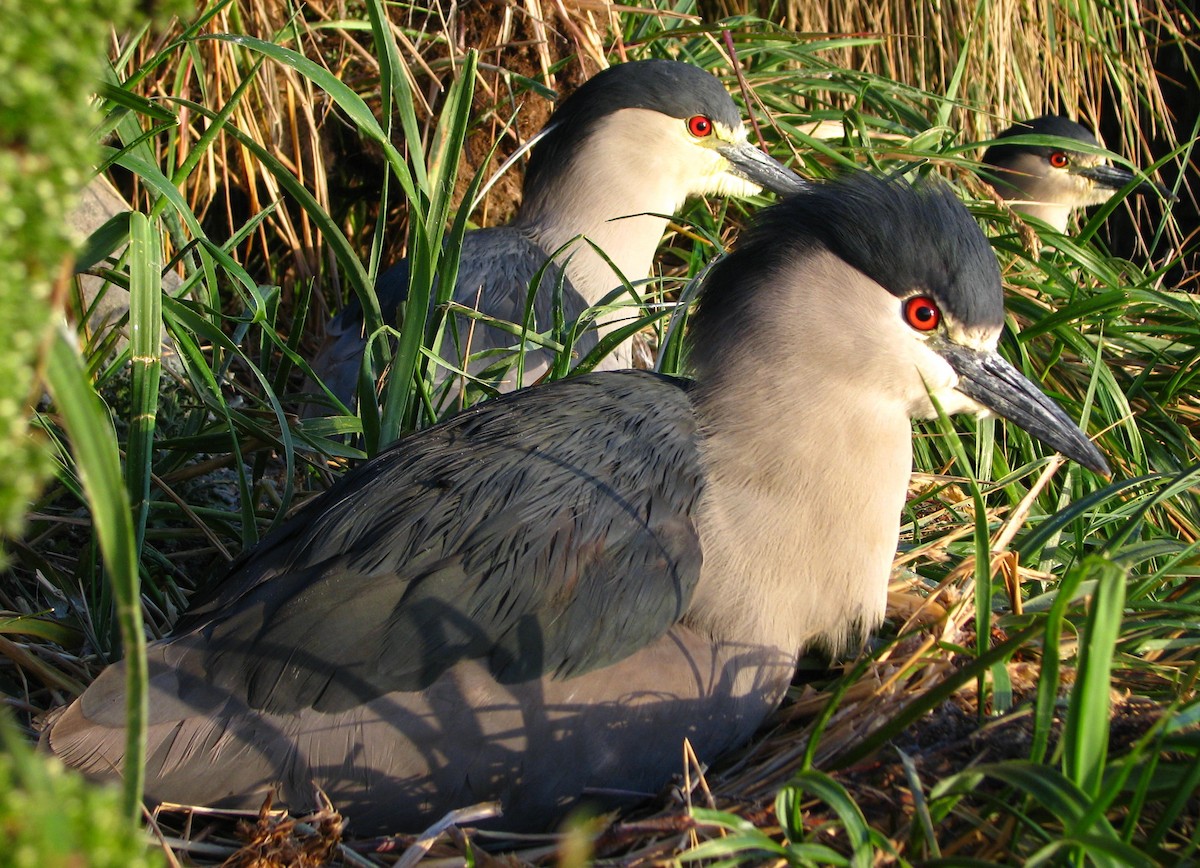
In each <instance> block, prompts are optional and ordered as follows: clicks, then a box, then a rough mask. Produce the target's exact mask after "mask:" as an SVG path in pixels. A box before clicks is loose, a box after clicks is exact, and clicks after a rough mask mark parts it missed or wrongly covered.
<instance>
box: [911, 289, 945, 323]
mask: <svg viewBox="0 0 1200 868" xmlns="http://www.w3.org/2000/svg"><path fill="white" fill-rule="evenodd" d="M904 321H905V322H907V323H908V324H909V325H910V326H912V327H913V328H915V329H916V330H917V331H919V332H931V331H933V330H934V329H935V328H937V327H938V323H940V322H941V321H942V312H941V311H940V310H938V306H937V304H935V303H934V301H933V299H932V298H930V297H929V296H927V295H914V296H913V297H912V298H910V299H909V300H908V301H906V302H904Z"/></svg>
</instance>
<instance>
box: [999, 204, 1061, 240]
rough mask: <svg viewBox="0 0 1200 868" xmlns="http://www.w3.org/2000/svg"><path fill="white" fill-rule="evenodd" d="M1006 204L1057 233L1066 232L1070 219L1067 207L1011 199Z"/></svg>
mask: <svg viewBox="0 0 1200 868" xmlns="http://www.w3.org/2000/svg"><path fill="white" fill-rule="evenodd" d="M1008 204H1009V205H1010V206H1011V207H1012V209H1013V210H1014V211H1018V212H1020V213H1021V214H1024V215H1025V216H1027V217H1033V218H1035V219H1037V220H1041V221H1043V222H1044V223H1048V224H1050V226H1051V227H1052V228H1053V229H1054V230H1055V231H1057V232H1066V231H1067V222H1068V221H1069V220H1070V219H1071V207H1070V206H1069V205H1055V204H1052V203H1050V204H1048V203H1045V202H1030V201H1025V200H1021V199H1012V200H1010V201H1009V203H1008Z"/></svg>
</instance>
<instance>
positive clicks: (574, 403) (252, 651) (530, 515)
mask: <svg viewBox="0 0 1200 868" xmlns="http://www.w3.org/2000/svg"><path fill="white" fill-rule="evenodd" d="M696 437H697V434H696V426H695V420H694V415H693V411H692V406H691V403H690V401H689V399H688V397H687V394H686V390H685V386H684V385H683V384H682V382H681V381H675V380H670V379H668V378H664V377H660V376H658V375H655V374H650V373H645V372H633V371H628V372H620V373H606V374H600V375H587V376H580V377H573V378H570V379H567V380H563V381H560V382H557V383H553V384H550V385H548V386H545V387H540V388H537V389H531V390H523V391H521V392H517V393H515V394H513V395H509V396H506V397H503V398H499V399H496V400H493V401H488V402H484V403H483V404H480V405H478V406H477V407H475V408H473V409H472V410H469V411H467V412H465V413H463V414H460V415H459V416H457V417H455V418H453V419H451V420H449V421H448V422H445V423H442V424H441V425H439V426H436V427H434V428H431V429H428V430H426V431H424V432H421V433H419V434H417V435H415V436H412V437H409V438H407V439H405V440H401V441H399V442H398V443H396V444H395V445H394V446H393V447H392V448H391V449H389V450H388V451H386V452H384V453H382V454H380V455H379V456H378V457H377V458H376V459H374V460H372V461H370V462H368V463H366V464H364V465H363V466H361V467H360V468H358V469H357V470H355V471H354V472H352V473H350V474H348V475H347V476H346V477H345V478H344V479H343V480H342V481H340V482H339V483H338V484H337V485H336V486H334V487H333V488H332V489H330V490H329V491H328V492H326V494H324V495H322V496H321V497H320V498H318V499H317V500H316V501H315V502H313V503H312V504H309V505H308V506H307V507H305V509H303V510H302V511H301V512H300V513H298V514H297V515H296V516H295V517H294V518H293V519H291V520H290V521H289V522H288V523H287V524H285V525H284V526H283V527H281V528H280V530H279V532H277V533H276V534H274V535H273V536H272V537H270V538H268V539H267V540H265V541H264V543H263V544H262V546H261V547H260V548H259V549H258V550H256V551H255V552H253V553H252V554H251V556H250V557H249V558H248V560H247V561H246V562H245V563H244V565H243V566H242V567H241V568H240V569H239V570H238V571H237V572H235V573H234V574H232V575H231V576H230V577H229V578H228V579H227V580H226V581H225V582H224V583H223V585H222V586H221V587H220V588H219V589H218V591H217V594H216V596H215V597H214V599H213V600H212V602H210V603H209V604H208V605H206V606H204V607H202V608H201V609H200V610H199V611H197V612H196V613H195V614H194V615H192V616H191V617H190V619H189V622H190V623H191V624H192V625H198V626H195V630H196V631H197V632H198V633H199V634H200V635H201V636H203V642H200V643H197V642H196V641H195V640H196V638H198V637H195V636H193V637H192V638H191V639H190V640H189V641H191V642H192V643H193V644H197V645H198V646H199V647H202V648H203V649H204V650H203V653H204V654H205V655H206V657H207V659H206V661H205V664H204V667H203V668H204V670H205V671H207V672H208V673H209V674H210V676H211V678H212V679H213V682H212V683H213V684H214V685H218V686H221V687H223V688H224V689H229V690H234V691H237V692H239V693H242V694H243V695H245V696H246V697H247V699H248V701H249V703H250V705H252V706H254V707H258V708H262V709H264V710H268V711H276V712H282V711H290V710H295V709H298V708H305V707H313V708H317V709H319V710H326V711H340V710H344V709H346V708H349V707H352V706H353V705H356V704H360V703H362V702H365V701H367V700H368V699H373V698H376V697H378V696H380V695H381V694H384V693H387V692H390V691H397V690H416V689H420V688H423V687H425V686H427V685H428V684H430V683H431V682H432V681H433V680H434V679H436V678H437V676H438V675H440V674H441V673H442V672H444V671H445V670H446V669H447V668H448V667H449V666H451V665H453V664H454V663H456V662H458V661H461V660H464V659H480V660H484V661H486V663H487V666H488V668H489V670H490V671H491V672H492V673H493V675H494V676H495V677H496V678H497V679H498V680H500V681H501V682H505V683H517V682H523V681H528V680H530V679H533V678H537V677H539V676H542V675H546V674H549V675H553V676H563V677H565V676H570V675H574V674H579V673H583V672H587V671H589V670H591V669H595V668H598V667H603V666H605V665H608V664H610V663H612V662H615V661H617V660H620V659H622V658H624V657H626V656H628V655H629V654H631V653H633V652H634V651H636V650H638V649H639V648H641V647H642V646H644V645H645V644H647V643H648V642H650V641H652V640H653V639H655V638H657V637H658V636H661V635H662V634H663V633H665V632H666V630H667V629H668V628H670V626H671V625H672V624H674V623H675V622H676V621H678V620H679V619H680V618H681V617H682V616H683V614H684V612H685V611H686V609H687V607H688V605H689V602H690V599H691V595H692V592H693V590H694V587H695V583H696V581H697V579H698V577H699V572H700V563H701V552H700V545H699V540H698V537H697V533H696V528H695V526H694V523H693V514H694V508H695V504H696V502H697V499H698V497H699V496H700V492H701V488H702V478H701V471H700V467H699V460H698V456H697V448H696ZM185 638H186V637H185Z"/></svg>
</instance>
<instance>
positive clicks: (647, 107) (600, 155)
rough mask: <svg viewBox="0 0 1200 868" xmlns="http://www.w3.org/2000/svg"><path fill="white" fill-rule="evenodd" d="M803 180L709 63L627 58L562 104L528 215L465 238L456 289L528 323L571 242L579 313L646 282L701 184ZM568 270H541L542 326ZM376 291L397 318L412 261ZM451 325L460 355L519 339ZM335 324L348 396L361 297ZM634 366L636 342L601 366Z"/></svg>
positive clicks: (569, 296) (741, 192) (603, 322)
mask: <svg viewBox="0 0 1200 868" xmlns="http://www.w3.org/2000/svg"><path fill="white" fill-rule="evenodd" d="M804 183H805V181H804V180H803V179H801V178H800V177H799V176H797V175H796V174H795V173H793V172H792V171H791V170H790V169H787V168H785V167H784V166H783V165H781V164H780V163H778V162H776V161H775V160H773V159H772V158H770V157H768V156H767V155H765V154H764V153H762V151H760V150H758V149H757V148H755V147H754V146H753V145H751V144H750V143H749V142H748V141H747V139H746V128H745V126H744V124H743V123H742V119H741V115H740V114H739V112H738V110H737V107H736V106H735V105H734V103H733V100H732V99H730V97H729V94H728V93H726V92H725V89H724V88H723V87H722V86H721V84H720V82H718V81H717V79H716V78H714V77H713V76H712V75H710V74H709V73H707V72H705V71H704V70H702V69H699V68H697V67H694V66H690V65H689V64H686V63H679V62H676V61H668V60H646V61H640V62H635V63H623V64H620V65H618V66H614V67H611V68H609V69H606V70H604V71H603V72H600V73H599V74H597V75H596V76H594V77H593V78H591V79H590V80H588V81H587V82H586V83H585V84H583V85H582V86H581V87H580V88H579V89H578V90H576V91H575V92H574V93H573V94H572V95H571V96H570V97H569V98H567V99H566V100H564V101H563V104H562V105H561V106H560V107H559V108H558V109H557V111H555V113H554V115H553V116H552V117H551V119H550V121H549V123H548V124H547V127H546V130H545V131H544V135H543V137H542V138H541V140H540V141H539V142H538V143H537V144H536V145H535V146H534V148H533V150H532V152H531V154H530V158H529V166H528V169H527V171H526V174H525V181H524V188H523V190H524V192H523V201H522V203H521V208H520V212H519V213H518V215H517V217H516V219H514V220H513V222H512V223H510V224H509V225H507V226H503V227H497V228H493V229H485V230H480V231H477V232H470V233H468V234H467V235H466V237H465V238H464V240H463V248H462V258H461V264H460V267H459V274H458V281H457V283H456V285H455V288H454V295H453V299H454V301H455V302H457V303H458V304H460V305H463V306H464V307H468V308H473V309H477V310H479V311H482V312H483V313H485V314H487V315H488V316H490V317H494V318H496V319H498V320H502V321H504V322H509V323H515V324H517V325H518V326H519V325H521V324H522V323H523V322H524V321H525V307H526V302H527V299H528V296H529V292H530V286H531V284H533V283H534V280H535V277H536V276H537V275H538V272H539V271H540V270H541V269H542V268H543V266H545V264H546V262H547V260H548V259H549V258H550V257H551V256H552V255H553V254H555V253H559V255H558V256H557V257H556V262H558V263H560V264H562V266H563V268H564V270H565V272H566V278H567V285H566V286H565V287H564V291H563V299H562V316H563V320H564V322H566V323H568V324H570V323H571V322H573V321H575V320H576V319H577V318H578V317H579V315H580V314H582V313H584V312H585V311H586V310H587V309H588V308H589V307H591V306H594V305H597V304H598V303H599V302H600V301H601V300H602V299H604V297H605V296H607V295H608V294H609V293H610V292H612V291H613V290H614V289H619V288H620V286H621V283H622V276H623V277H624V278H625V279H626V280H629V281H634V282H636V281H643V280H645V279H646V278H647V277H648V276H649V274H650V268H651V265H652V263H653V259H654V253H655V250H656V249H657V247H658V242H659V240H660V239H661V238H662V235H663V232H664V231H665V229H666V226H667V220H668V218H669V216H670V215H671V214H673V213H675V212H676V211H678V210H679V208H680V207H681V206H682V205H683V203H684V200H685V199H687V198H688V197H689V196H700V195H705V194H718V195H724V196H748V195H751V194H754V193H758V192H760V191H761V190H762V189H763V188H766V189H768V190H771V191H773V192H776V193H788V192H793V191H795V190H797V189H799V188H800V187H801V186H802V185H803V184H804ZM581 239H586V240H581ZM589 242H590V243H589ZM592 245H595V247H593V246H592ZM564 248H565V249H564ZM596 248H599V250H601V251H603V252H604V256H602V255H601V254H600V253H598V252H597V250H596ZM560 251H561V252H560ZM605 256H607V257H608V260H610V261H606V259H605ZM614 269H615V270H614ZM558 278H559V275H558V272H557V270H556V269H554V268H551V269H550V270H549V271H548V272H547V273H546V274H544V275H543V276H542V278H541V281H540V283H539V284H538V289H537V294H536V296H535V301H534V305H533V314H534V328H533V331H535V332H540V331H548V330H549V329H550V328H551V327H552V326H553V325H554V322H555V318H554V313H555V312H554V295H555V289H556V283H557V281H558ZM376 292H377V294H378V297H379V305H380V308H381V310H382V312H383V314H384V317H385V319H386V320H388V321H389V322H390V323H391V324H392V325H395V324H396V316H397V313H398V308H400V306H401V305H402V304H403V302H404V300H405V298H406V297H407V294H408V269H407V265H406V263H404V262H401V263H400V264H398V265H396V266H394V267H393V268H391V269H390V270H389V271H387V272H386V273H384V274H383V275H382V276H381V277H380V278H379V281H378V283H377V285H376ZM629 311H630V308H628V307H627V308H626V309H625V310H624V311H619V310H618V311H615V312H610V313H609V314H607V315H602V316H601V317H600V318H599V320H598V322H599V326H598V328H597V329H596V330H594V331H591V332H589V333H587V334H586V335H585V336H584V339H583V340H582V341H580V342H578V343H577V344H576V350H577V351H578V352H580V353H586V352H588V351H589V350H591V349H592V347H594V346H595V344H596V340H597V338H598V337H602V336H603V335H605V334H607V333H609V332H610V331H612V330H613V329H614V328H616V327H618V326H619V325H621V324H622V323H623V322H626V321H628V320H630V319H632V318H633V317H631V316H630V313H629ZM452 326H453V327H454V328H456V329H457V342H455V339H454V337H453V336H451V337H447V338H446V339H445V340H444V341H443V342H442V346H441V350H440V351H441V353H442V354H443V355H444V357H446V358H448V359H449V360H450V361H451V363H453V364H457V365H460V366H463V359H462V358H461V357H460V356H459V353H458V349H459V348H461V350H462V352H463V354H464V355H474V354H479V353H484V352H486V351H489V350H496V349H501V348H506V347H511V346H514V345H515V344H518V343H519V338H517V337H514V336H513V335H512V334H510V333H508V332H506V331H503V330H501V329H498V328H492V327H489V326H486V325H484V324H483V323H477V324H476V325H475V327H474V329H472V328H471V322H470V321H469V320H467V319H465V318H464V319H462V321H461V322H459V321H458V318H454V320H453V322H452ZM327 334H328V338H327V341H326V343H325V346H324V347H323V348H322V350H321V352H320V354H319V355H318V357H317V359H316V360H315V361H314V362H313V369H314V371H315V372H316V373H317V375H318V376H319V377H320V378H321V379H322V380H323V381H324V382H325V384H326V386H328V387H329V388H330V391H332V392H333V394H334V395H336V396H337V397H338V398H339V399H340V400H341V401H342V403H344V404H347V405H349V404H350V402H351V400H352V397H353V395H354V391H355V384H356V383H357V382H358V373H359V369H360V365H361V362H362V358H363V351H364V348H365V346H366V340H365V337H364V335H363V315H362V308H361V306H359V305H358V304H357V301H355V302H352V303H351V304H350V305H348V306H347V307H346V309H345V310H344V311H343V312H342V313H341V315H339V316H338V317H337V318H336V319H334V320H333V321H332V323H330V324H329V327H328V329H327ZM531 347H532V345H531ZM552 360H553V355H552V354H551V353H550V352H549V351H547V350H537V349H534V350H533V351H532V352H529V353H528V354H527V355H526V357H525V361H524V383H525V384H528V383H531V382H533V381H534V380H536V379H537V378H538V377H540V376H541V375H542V374H543V373H545V371H546V369H547V367H549V365H550V363H551V362H552ZM496 362H497V358H496V357H495V355H491V356H485V357H481V358H480V359H479V360H477V361H475V362H473V363H471V364H469V365H465V367H466V368H467V369H469V370H470V371H471V372H472V373H479V372H480V371H481V370H482V369H483V368H485V367H487V366H488V365H490V364H495V363H496ZM630 366H631V357H630V349H629V344H628V342H625V343H623V344H622V345H621V346H619V347H617V349H616V350H615V351H613V352H612V353H610V354H609V355H608V356H607V357H606V358H605V360H604V361H602V362H601V364H600V365H598V366H597V367H598V368H600V369H618V368H628V367H630ZM492 385H494V386H496V387H498V388H499V389H500V391H509V390H510V389H512V388H515V387H516V386H517V383H516V382H515V370H514V371H513V372H512V373H511V374H510V375H509V376H508V377H507V378H505V379H504V380H503V381H501V382H498V383H492Z"/></svg>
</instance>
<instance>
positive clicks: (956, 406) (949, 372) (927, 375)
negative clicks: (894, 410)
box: [908, 347, 987, 419]
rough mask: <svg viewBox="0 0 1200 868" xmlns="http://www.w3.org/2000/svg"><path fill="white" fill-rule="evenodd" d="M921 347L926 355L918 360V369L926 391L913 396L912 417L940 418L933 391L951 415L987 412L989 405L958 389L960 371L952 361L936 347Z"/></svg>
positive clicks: (946, 411) (910, 412) (942, 406)
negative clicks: (951, 365)
mask: <svg viewBox="0 0 1200 868" xmlns="http://www.w3.org/2000/svg"><path fill="white" fill-rule="evenodd" d="M921 349H922V352H921V356H922V358H921V360H920V362H919V363H918V368H919V370H920V374H921V379H922V381H923V383H924V386H925V390H924V391H923V392H922V393H921V394H918V395H914V396H913V401H912V403H911V404H910V405H909V408H908V410H909V415H910V416H912V417H913V418H914V419H934V418H936V417H937V410H935V409H934V406H933V402H932V401H930V400H929V396H930V394H932V395H933V397H934V398H935V399H936V400H937V402H938V404H939V405H940V406H941V408H942V412H943V413H945V414H946V415H947V416H954V415H956V414H959V413H969V414H971V415H975V416H978V415H982V414H983V413H986V412H987V409H986V408H985V407H983V406H981V405H980V404H979V403H978V402H976V401H974V400H972V399H971V398H968V397H967V396H966V395H964V394H963V393H962V392H960V391H958V389H957V388H956V387H957V386H958V374H956V373H955V372H954V369H953V368H952V367H950V363H949V362H947V361H946V360H945V359H943V358H942V357H941V356H940V355H938V354H937V353H935V352H933V351H932V350H929V349H926V348H924V347H922V348H921Z"/></svg>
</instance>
